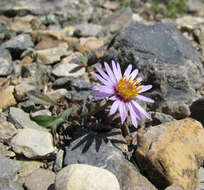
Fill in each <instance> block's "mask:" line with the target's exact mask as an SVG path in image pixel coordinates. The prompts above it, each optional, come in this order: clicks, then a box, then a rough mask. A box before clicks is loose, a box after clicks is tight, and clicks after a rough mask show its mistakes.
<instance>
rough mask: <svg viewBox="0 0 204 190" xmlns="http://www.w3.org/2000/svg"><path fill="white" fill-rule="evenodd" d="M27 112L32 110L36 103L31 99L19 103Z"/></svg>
mask: <svg viewBox="0 0 204 190" xmlns="http://www.w3.org/2000/svg"><path fill="white" fill-rule="evenodd" d="M18 105H19V106H20V107H21V108H22V109H23V110H24V111H25V112H31V111H33V110H34V108H35V103H34V102H33V101H31V100H26V101H24V102H20V103H19V104H18Z"/></svg>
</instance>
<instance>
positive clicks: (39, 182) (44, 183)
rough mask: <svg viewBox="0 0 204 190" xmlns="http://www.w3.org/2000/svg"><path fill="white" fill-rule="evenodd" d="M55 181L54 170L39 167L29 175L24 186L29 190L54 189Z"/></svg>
mask: <svg viewBox="0 0 204 190" xmlns="http://www.w3.org/2000/svg"><path fill="white" fill-rule="evenodd" d="M54 181H55V173H54V172H52V171H50V170H45V169H41V168H39V169H36V170H35V171H34V172H33V173H32V174H31V175H30V176H28V177H27V179H26V181H25V183H24V186H25V187H26V189H27V190H54Z"/></svg>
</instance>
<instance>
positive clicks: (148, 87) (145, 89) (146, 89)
mask: <svg viewBox="0 0 204 190" xmlns="http://www.w3.org/2000/svg"><path fill="white" fill-rule="evenodd" d="M139 88H142V89H141V90H140V91H139V92H138V93H142V92H146V91H148V90H150V89H151V88H152V85H140V87H139Z"/></svg>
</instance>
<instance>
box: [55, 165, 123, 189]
mask: <svg viewBox="0 0 204 190" xmlns="http://www.w3.org/2000/svg"><path fill="white" fill-rule="evenodd" d="M55 187H56V190H120V185H119V183H118V180H117V178H116V177H115V175H114V174H112V173H111V172H109V171H108V170H105V169H102V168H98V167H95V166H91V165H86V164H71V165H69V166H67V167H65V168H63V169H62V170H61V171H60V172H59V173H58V174H57V176H56V183H55Z"/></svg>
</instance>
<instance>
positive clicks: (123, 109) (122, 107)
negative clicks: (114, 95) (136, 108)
mask: <svg viewBox="0 0 204 190" xmlns="http://www.w3.org/2000/svg"><path fill="white" fill-rule="evenodd" d="M119 113H120V117H121V123H122V124H123V123H124V121H125V119H126V117H127V111H126V107H125V103H124V102H122V101H120V102H119Z"/></svg>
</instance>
